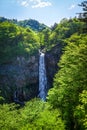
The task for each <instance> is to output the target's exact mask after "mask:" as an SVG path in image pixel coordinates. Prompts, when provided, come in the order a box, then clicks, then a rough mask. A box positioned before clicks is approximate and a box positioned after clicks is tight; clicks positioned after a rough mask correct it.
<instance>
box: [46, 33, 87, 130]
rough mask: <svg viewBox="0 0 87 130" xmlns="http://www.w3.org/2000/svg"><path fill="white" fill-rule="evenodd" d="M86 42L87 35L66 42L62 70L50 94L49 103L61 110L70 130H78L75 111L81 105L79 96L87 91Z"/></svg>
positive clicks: (61, 61)
mask: <svg viewBox="0 0 87 130" xmlns="http://www.w3.org/2000/svg"><path fill="white" fill-rule="evenodd" d="M86 41H87V36H86V35H79V36H78V35H76V34H75V35H73V36H72V37H71V38H69V39H67V40H66V42H67V46H66V47H65V52H64V54H63V55H62V57H61V60H60V63H59V64H58V65H59V67H60V70H59V72H58V73H57V74H56V76H55V78H54V88H53V89H51V90H50V91H49V94H48V101H49V102H50V103H51V105H52V106H53V108H60V109H61V112H62V117H63V119H64V120H65V121H66V127H67V129H70V130H71V129H72V128H73V129H76V130H77V127H78V126H77V125H76V122H75V118H74V110H75V108H76V106H78V104H79V94H80V93H81V92H82V91H83V90H85V89H86V90H87V78H86V77H87V70H86V69H85V68H87V42H86ZM74 127H76V128H74ZM81 130H82V129H81Z"/></svg>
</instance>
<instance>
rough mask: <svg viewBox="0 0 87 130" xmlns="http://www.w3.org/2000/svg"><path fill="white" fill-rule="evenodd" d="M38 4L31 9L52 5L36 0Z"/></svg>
mask: <svg viewBox="0 0 87 130" xmlns="http://www.w3.org/2000/svg"><path fill="white" fill-rule="evenodd" d="M37 1H38V2H37V3H36V4H35V5H32V8H43V7H46V6H51V5H52V4H51V3H50V2H48V1H41V0H37Z"/></svg>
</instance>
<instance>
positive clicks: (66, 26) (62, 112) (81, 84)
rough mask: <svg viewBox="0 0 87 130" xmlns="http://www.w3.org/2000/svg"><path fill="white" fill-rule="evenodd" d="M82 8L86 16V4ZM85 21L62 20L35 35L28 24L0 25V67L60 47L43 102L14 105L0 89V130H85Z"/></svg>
mask: <svg viewBox="0 0 87 130" xmlns="http://www.w3.org/2000/svg"><path fill="white" fill-rule="evenodd" d="M81 6H82V7H83V9H84V8H85V9H84V10H85V12H86V14H87V2H86V1H84V2H83V3H82V4H81ZM82 18H83V17H82ZM84 19H85V22H84V20H82V19H79V18H72V19H66V18H64V19H62V20H61V21H60V23H58V24H57V23H56V24H54V26H52V27H51V28H48V27H47V26H45V28H43V29H41V30H39V31H37V30H36V31H37V32H36V31H34V30H32V29H34V28H32V29H31V28H30V27H28V26H27V24H26V22H27V21H24V22H20V25H17V23H13V22H10V21H8V20H5V21H3V22H0V65H4V64H8V63H9V62H12V61H13V60H15V59H16V58H17V57H18V56H19V57H20V56H24V57H25V58H26V59H27V58H28V57H30V56H33V55H36V54H38V51H39V49H42V50H43V51H44V52H49V51H51V50H52V48H53V47H55V46H57V45H58V44H59V43H60V44H61V45H62V46H63V48H62V55H61V57H60V61H59V62H58V67H59V70H58V71H57V72H56V74H55V76H54V77H53V79H54V80H53V84H52V88H51V89H49V92H48V95H47V98H46V101H45V102H44V101H42V100H41V99H39V98H38V97H36V98H34V99H31V100H29V101H25V102H24V104H21V105H20V104H15V103H14V102H11V101H10V102H9V101H7V100H6V99H5V95H4V94H3V93H2V89H1V88H0V130H87V32H86V31H84V27H86V25H87V15H85V17H84ZM31 23H32V22H31ZM25 24H26V25H25ZM0 76H1V75H0ZM0 87H1V84H0ZM5 87H7V86H4V88H3V89H5Z"/></svg>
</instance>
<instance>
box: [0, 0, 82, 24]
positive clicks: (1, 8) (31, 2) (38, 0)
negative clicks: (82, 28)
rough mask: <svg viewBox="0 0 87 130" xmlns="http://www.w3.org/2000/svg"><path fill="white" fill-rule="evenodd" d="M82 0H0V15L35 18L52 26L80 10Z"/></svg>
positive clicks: (12, 17)
mask: <svg viewBox="0 0 87 130" xmlns="http://www.w3.org/2000/svg"><path fill="white" fill-rule="evenodd" d="M82 1H83V0H0V17H5V18H9V19H17V20H25V19H35V20H38V21H39V22H40V23H44V24H46V25H48V26H52V25H53V24H54V23H59V22H60V21H61V20H62V19H63V18H73V17H75V16H76V15H77V14H76V13H79V12H82V9H81V7H79V6H78V4H80V3H81V2H82Z"/></svg>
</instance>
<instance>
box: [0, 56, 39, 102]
mask: <svg viewBox="0 0 87 130" xmlns="http://www.w3.org/2000/svg"><path fill="white" fill-rule="evenodd" d="M38 58H39V55H38V54H37V55H35V56H31V57H29V58H25V57H22V56H21V57H17V58H16V59H15V60H14V61H13V62H11V63H5V64H3V65H0V87H1V90H2V93H3V95H4V96H5V98H7V99H8V100H10V101H12V100H13V99H14V97H13V95H14V93H15V91H17V97H18V99H19V100H29V99H31V98H34V97H36V96H37V95H38V77H39V72H38V60H39V59H38ZM4 88H5V89H4Z"/></svg>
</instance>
